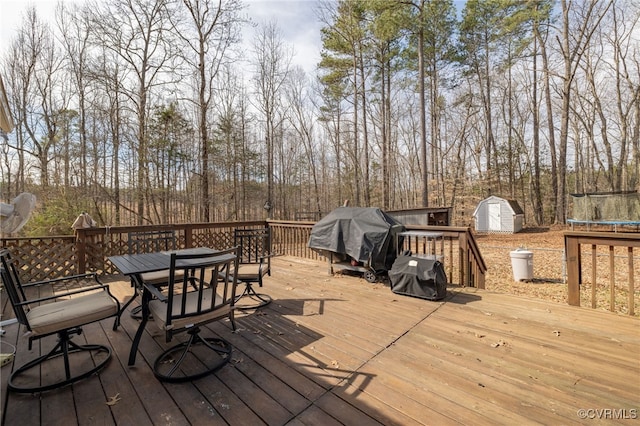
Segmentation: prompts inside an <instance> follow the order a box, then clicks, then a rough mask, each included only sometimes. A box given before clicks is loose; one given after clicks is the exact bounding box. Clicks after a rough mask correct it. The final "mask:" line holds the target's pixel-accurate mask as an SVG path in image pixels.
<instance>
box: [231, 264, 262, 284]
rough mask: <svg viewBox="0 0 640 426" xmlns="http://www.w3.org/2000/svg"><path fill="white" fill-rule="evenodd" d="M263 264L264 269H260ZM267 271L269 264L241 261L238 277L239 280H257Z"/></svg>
mask: <svg viewBox="0 0 640 426" xmlns="http://www.w3.org/2000/svg"><path fill="white" fill-rule="evenodd" d="M260 266H262V270H260ZM266 273H267V265H264V264H261V263H241V264H240V265H238V273H237V279H238V280H239V281H252V280H253V281H257V280H258V279H259V278H260V275H261V274H262V275H263V276H264V275H265V274H266Z"/></svg>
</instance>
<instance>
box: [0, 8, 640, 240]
mask: <svg viewBox="0 0 640 426" xmlns="http://www.w3.org/2000/svg"><path fill="white" fill-rule="evenodd" d="M246 7H248V5H245V4H243V3H242V2H240V1H229V0H215V1H214V0H180V1H178V0H104V1H100V2H94V1H91V0H90V1H87V2H84V3H80V4H74V3H72V4H66V3H59V5H58V7H57V9H56V13H55V17H54V18H53V19H51V20H50V21H51V23H50V22H49V20H45V19H43V17H41V16H39V15H38V13H37V10H36V9H35V8H32V9H29V11H28V13H27V15H26V16H25V17H24V19H23V21H22V22H21V23H20V27H19V28H20V29H19V31H18V32H17V33H16V35H15V38H13V39H12V40H10V41H9V42H10V48H9V49H8V53H7V54H6V55H5V56H4V57H2V58H0V60H1V63H0V73H1V74H2V76H3V80H4V84H5V87H6V90H7V93H8V98H9V104H10V107H11V110H12V113H13V118H14V122H15V124H16V128H15V130H14V131H13V132H11V133H10V134H7V135H5V134H3V135H0V136H1V139H0V141H1V142H2V145H1V146H2V153H1V154H0V155H1V161H0V170H1V188H0V191H1V198H2V201H3V202H9V201H10V200H11V199H12V198H13V197H14V196H15V195H17V194H19V193H21V192H24V191H29V192H33V193H34V194H36V196H37V197H38V207H37V210H36V212H35V214H34V217H33V219H32V220H31V221H30V222H29V224H27V226H26V227H25V228H24V230H23V232H24V233H26V234H29V235H55V234H68V233H70V232H71V229H70V226H71V223H72V222H73V220H74V219H75V217H76V216H77V215H78V213H80V212H82V211H87V212H89V213H90V214H91V215H92V216H93V217H94V219H96V220H97V221H98V222H99V224H100V225H108V226H113V225H136V224H161V223H184V222H209V221H230V220H254V219H263V218H265V217H267V216H268V217H273V218H276V219H285V220H287V219H299V218H309V217H318V216H320V215H322V214H324V213H326V212H328V211H331V210H332V209H333V208H335V207H337V206H339V205H342V204H343V202H344V200H349V201H350V205H352V206H376V207H381V208H383V209H385V210H396V209H408V208H417V207H440V206H450V207H452V209H453V216H452V222H453V224H454V225H467V224H469V223H471V214H472V212H473V210H474V209H475V207H476V205H477V203H478V201H480V200H481V199H483V198H485V197H487V196H489V195H498V196H500V197H504V198H509V199H514V200H517V201H518V202H519V203H520V205H521V206H522V207H523V209H524V210H525V214H526V222H527V223H528V224H533V225H545V224H552V223H565V220H566V219H567V218H568V217H570V216H569V215H570V214H571V211H570V206H569V205H568V200H569V198H570V197H569V194H570V193H589V192H615V191H629V190H640V143H639V139H640V41H639V40H640V29H639V28H638V23H639V22H638V18H639V17H640V7H639V6H638V4H637V3H636V2H633V1H629V0H601V1H569V0H559V1H551V0H523V1H518V2H514V1H505V0H468V1H466V2H463V3H462V2H453V1H450V0H440V1H436V0H431V1H429V0H397V1H388V0H337V1H332V0H327V1H318V2H313V3H311V2H310V7H314V8H315V12H316V15H317V19H319V20H320V21H321V22H322V24H323V28H322V33H321V37H322V43H323V46H322V47H323V49H322V59H321V61H320V63H319V64H318V67H317V69H316V72H315V73H314V74H313V75H310V74H308V73H305V71H304V70H302V69H301V68H299V67H295V66H292V63H291V60H292V57H293V55H294V52H295V46H292V45H291V44H290V43H289V42H288V41H287V40H285V39H284V38H283V36H282V32H281V30H280V28H279V27H278V24H277V22H266V23H254V22H251V21H250V20H249V19H247V18H246V14H245V13H244V11H245V10H246ZM250 25H255V26H257V28H258V30H259V31H258V37H256V38H255V39H253V40H251V46H252V47H251V49H249V50H247V49H242V44H241V37H242V35H243V31H244V29H246V28H247V26H250Z"/></svg>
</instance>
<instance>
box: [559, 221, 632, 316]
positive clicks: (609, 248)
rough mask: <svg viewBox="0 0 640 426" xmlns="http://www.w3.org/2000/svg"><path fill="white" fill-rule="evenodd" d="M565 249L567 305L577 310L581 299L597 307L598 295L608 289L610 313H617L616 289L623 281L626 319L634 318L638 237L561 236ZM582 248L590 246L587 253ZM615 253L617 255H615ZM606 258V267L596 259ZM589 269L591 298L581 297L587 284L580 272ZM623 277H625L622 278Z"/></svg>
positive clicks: (608, 234) (619, 234)
mask: <svg viewBox="0 0 640 426" xmlns="http://www.w3.org/2000/svg"><path fill="white" fill-rule="evenodd" d="M564 246H565V253H566V257H567V285H568V302H569V304H570V305H574V306H580V299H581V296H582V297H584V298H585V299H590V301H591V307H592V308H596V307H597V306H598V298H599V295H600V294H601V293H602V292H601V291H599V290H600V289H602V288H603V287H605V286H606V285H608V287H609V288H608V299H609V301H608V302H609V310H610V311H612V312H615V311H616V308H615V305H616V297H617V293H618V291H617V289H621V288H624V286H622V287H621V286H620V281H623V280H625V279H626V282H627V285H626V288H625V291H626V293H627V298H628V303H629V312H628V314H629V315H632V316H633V315H635V305H636V300H635V293H636V287H635V277H636V269H639V266H638V263H637V262H634V248H635V249H638V248H640V234H637V233H622V232H588V231H587V232H578V231H575V232H574V231H567V232H565V233H564ZM582 246H591V247H590V249H589V248H586V250H585V249H584V248H583V247H582ZM583 250H585V251H587V253H590V256H589V258H588V259H583V258H582V253H583ZM616 250H617V253H616ZM603 256H604V257H606V258H607V261H606V263H603V262H601V261H599V258H602V257H603ZM589 267H590V269H591V274H590V282H589V283H588V284H589V287H590V294H589V295H586V294H581V291H580V290H581V289H582V288H583V287H585V285H583V284H585V283H586V280H583V269H586V270H588V269H589ZM625 275H626V277H625Z"/></svg>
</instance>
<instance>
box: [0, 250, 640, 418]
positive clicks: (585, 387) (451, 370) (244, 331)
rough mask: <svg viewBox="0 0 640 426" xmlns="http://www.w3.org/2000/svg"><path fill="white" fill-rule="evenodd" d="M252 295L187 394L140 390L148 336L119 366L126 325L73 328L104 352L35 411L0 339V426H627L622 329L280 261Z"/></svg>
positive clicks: (626, 351) (629, 392)
mask: <svg viewBox="0 0 640 426" xmlns="http://www.w3.org/2000/svg"><path fill="white" fill-rule="evenodd" d="M120 279H121V280H120V281H113V282H112V283H111V287H112V290H113V292H114V294H116V295H117V296H118V297H119V298H120V299H121V300H124V299H126V298H127V297H129V296H130V294H131V291H132V290H131V287H130V285H129V282H128V281H124V280H123V278H122V277H120ZM263 290H264V292H265V293H268V294H270V295H271V296H272V297H273V299H274V301H273V303H271V304H270V305H269V306H267V307H266V308H262V309H261V310H258V311H255V312H247V313H241V312H238V314H237V324H238V330H237V331H236V332H235V333H232V331H231V327H230V324H228V322H222V323H218V324H214V325H212V326H211V327H209V329H210V331H211V333H213V334H217V335H219V336H221V337H223V338H225V339H227V340H228V341H230V342H231V343H232V344H233V346H234V352H233V355H232V361H231V362H230V363H229V364H228V365H227V366H225V367H224V368H223V369H222V370H220V371H219V372H218V373H217V374H215V375H213V376H209V377H206V378H204V379H201V380H198V381H195V382H192V383H187V384H162V383H160V382H158V381H157V380H156V379H155V377H154V376H153V373H152V371H151V367H150V366H149V363H151V362H153V360H154V359H155V357H156V356H157V355H158V354H159V353H160V352H161V351H162V348H163V346H164V345H165V342H164V335H163V334H162V333H160V332H159V330H158V329H157V327H155V326H154V325H153V324H149V325H148V326H147V333H145V335H144V337H143V339H142V341H141V344H140V352H139V354H138V358H137V364H136V365H135V366H134V367H127V357H128V354H129V348H130V345H131V339H132V337H133V335H134V333H135V331H136V327H137V321H136V320H134V319H132V318H131V317H130V316H129V315H124V316H123V325H122V327H121V328H120V329H119V330H118V331H116V332H114V331H113V330H112V329H111V325H112V320H108V321H104V322H103V323H100V324H95V325H93V326H87V327H85V333H84V336H82V337H81V338H83V339H84V338H88V339H89V340H91V341H93V342H100V343H106V344H108V345H110V346H111V347H112V348H113V357H112V360H111V363H110V364H109V365H108V366H107V368H106V369H105V370H103V371H102V372H101V373H100V374H99V376H97V377H92V378H89V379H87V380H84V381H82V382H80V383H77V384H75V385H73V386H70V387H67V388H64V389H60V390H56V391H52V392H48V393H44V394H42V395H40V397H38V396H32V395H19V394H8V395H7V392H6V381H7V377H8V375H9V373H10V371H11V369H12V368H13V365H15V364H18V365H21V364H22V363H24V362H25V360H27V359H30V358H31V357H33V356H34V355H35V353H36V352H37V351H38V348H37V347H34V349H33V350H32V351H31V352H30V351H28V350H27V340H28V339H26V338H20V335H19V333H20V330H19V327H18V326H17V325H15V324H14V325H9V326H6V327H5V331H6V334H5V335H4V336H3V337H2V341H3V342H8V343H11V344H13V345H16V346H17V347H18V353H17V357H16V360H15V362H14V364H9V365H7V366H5V367H2V370H1V379H2V383H1V385H2V387H1V388H0V391H1V392H2V402H3V403H2V410H3V422H4V424H7V425H13V424H25V425H38V424H41V425H46V424H65V425H71V424H92V425H94V424H100V425H146V424H149V425H151V424H153V425H169V424H172V425H187V424H194V425H200V424H207V425H211V424H213V425H215V424H231V425H248V424H251V425H258V424H269V425H284V424H289V425H302V424H311V425H313V424H316V425H332V424H348V425H373V424H384V425H394V424H397V425H412V424H437V425H443V424H460V423H462V424H473V425H479V424H533V423H541V424H583V423H585V422H588V423H589V424H591V423H594V424H597V423H607V424H611V423H612V422H615V421H618V422H621V423H629V422H633V421H634V420H633V419H634V418H637V417H638V416H639V415H640V397H639V395H640V323H639V322H638V320H637V319H636V318H630V317H624V316H618V315H615V314H611V313H608V312H603V311H595V310H591V309H586V308H576V307H570V306H565V305H560V304H553V303H548V302H543V301H539V300H535V299H525V298H522V297H517V296H511V295H504V294H497V293H491V292H487V291H482V290H475V289H462V288H455V287H454V288H450V289H449V295H448V297H447V299H446V301H443V302H429V301H425V300H421V299H415V298H411V297H404V296H399V295H395V294H393V293H391V292H390V291H389V289H388V287H385V286H384V285H383V284H373V285H372V284H369V283H367V282H366V281H365V280H364V279H362V278H360V277H357V276H340V275H336V276H334V277H330V276H328V275H327V273H326V264H325V263H323V262H314V261H308V260H302V259H297V258H289V257H284V258H276V259H274V263H273V275H272V276H271V277H266V284H265V287H264V289H263ZM2 306H3V307H4V309H5V315H4V316H3V319H7V318H9V317H11V316H13V313H12V311H11V308H10V307H7V304H6V301H4V296H3V305H2ZM52 339H53V338H52ZM44 343H45V344H52V342H51V341H46V339H45V342H44ZM116 396H117V397H118V398H116V399H117V400H118V401H117V402H115V403H114V404H112V405H110V404H108V401H109V400H110V399H112V398H113V397H116ZM581 410H582V411H581ZM585 418H586V419H585ZM636 421H637V420H636Z"/></svg>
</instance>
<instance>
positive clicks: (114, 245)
mask: <svg viewBox="0 0 640 426" xmlns="http://www.w3.org/2000/svg"><path fill="white" fill-rule="evenodd" d="M313 224H314V222H294V221H275V220H269V221H266V222H264V221H250V222H225V223H190V224H178V225H152V226H117V227H116V226H113V227H97V228H89V229H79V230H77V231H76V235H75V236H68V235H67V236H53V237H33V238H2V239H0V242H1V245H2V247H9V248H11V249H12V250H13V252H14V253H15V255H14V257H15V258H17V259H19V261H20V263H21V266H22V268H21V269H22V271H23V272H24V274H25V275H24V276H23V277H22V278H23V280H24V281H25V282H29V281H36V280H43V279H47V278H49V279H50V278H54V277H59V276H65V275H70V274H76V273H84V272H87V271H95V272H97V273H99V274H114V273H117V271H116V269H115V268H114V266H113V265H112V264H111V263H110V262H109V261H108V257H109V256H114V255H119V254H126V253H127V250H128V242H127V235H128V233H129V232H139V231H149V230H154V231H157V230H173V231H175V233H176V238H177V247H178V248H189V247H203V246H206V247H212V248H217V249H223V248H227V247H230V246H231V245H233V230H234V229H235V228H251V227H264V226H265V225H267V226H269V227H271V229H272V245H273V247H272V250H273V252H274V253H275V254H278V255H287V256H295V257H300V258H305V259H312V260H320V259H323V256H321V255H320V254H318V253H317V252H316V251H314V250H311V249H310V248H309V247H308V241H309V237H310V235H311V229H312V227H313ZM407 228H408V229H409V230H427V231H437V232H442V233H443V236H444V239H445V242H446V246H445V256H444V262H443V263H444V265H445V268H446V269H447V275H448V276H447V278H448V281H449V282H450V283H456V284H460V285H463V286H467V287H476V288H484V283H485V273H486V270H487V267H486V265H485V263H484V260H483V259H482V255H481V253H480V250H479V248H478V246H477V244H476V242H475V239H474V237H473V235H472V234H471V230H470V229H469V228H466V227H449V226H408V227H407Z"/></svg>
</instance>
